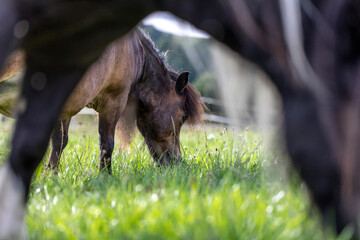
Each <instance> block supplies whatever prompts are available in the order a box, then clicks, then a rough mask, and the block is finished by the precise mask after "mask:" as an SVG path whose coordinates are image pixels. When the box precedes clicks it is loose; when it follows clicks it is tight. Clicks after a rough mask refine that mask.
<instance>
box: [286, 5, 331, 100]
mask: <svg viewBox="0 0 360 240" xmlns="http://www.w3.org/2000/svg"><path fill="white" fill-rule="evenodd" d="M279 3H280V8H281V16H282V22H283V26H284V35H285V41H286V44H287V46H288V50H289V52H290V58H291V60H292V62H293V64H294V67H295V69H296V71H297V72H298V74H299V76H300V78H301V80H302V82H303V83H304V85H305V86H306V87H308V88H309V89H311V90H315V91H316V92H317V94H319V95H321V96H324V95H326V92H327V90H326V88H325V86H324V85H323V84H322V83H321V82H320V79H319V78H318V77H317V76H316V74H315V72H314V69H313V68H312V67H311V65H310V63H309V61H308V60H307V58H306V56H305V51H304V47H303V32H302V24H301V23H302V21H301V12H300V3H299V0H279Z"/></svg>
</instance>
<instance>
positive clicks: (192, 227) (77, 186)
mask: <svg viewBox="0 0 360 240" xmlns="http://www.w3.org/2000/svg"><path fill="white" fill-rule="evenodd" d="M3 125H4V124H3ZM2 129H6V130H7V131H8V130H9V127H8V124H5V125H4V126H3V127H2ZM96 129H97V127H96V125H94V124H91V126H89V125H85V126H77V127H72V129H71V130H70V136H69V139H70V141H69V145H68V147H67V148H66V150H65V152H64V154H63V157H62V159H61V165H60V171H59V174H58V176H54V175H53V174H52V173H48V172H45V171H44V169H43V166H44V165H45V163H46V161H45V160H44V161H43V164H42V165H41V166H40V167H39V169H38V171H37V173H36V176H35V178H34V181H33V183H32V185H31V193H30V196H29V202H28V214H27V216H26V223H27V226H28V232H29V237H30V239H335V238H334V237H333V236H332V234H330V233H324V232H323V231H322V226H321V224H320V220H319V217H318V216H317V214H316V211H310V207H309V203H308V196H307V194H306V192H305V190H304V187H303V186H302V184H301V183H299V182H298V181H297V180H296V177H294V179H295V180H294V181H292V183H291V184H289V183H288V182H287V181H286V180H285V178H284V176H283V174H281V171H280V170H279V169H280V168H282V161H281V159H278V157H277V156H278V155H279V154H278V153H277V151H275V150H271V151H270V150H268V149H266V151H265V148H264V147H263V143H262V141H261V138H260V137H259V135H258V134H256V133H254V132H252V131H245V130H244V131H238V130H234V129H229V130H228V129H223V128H207V129H202V128H200V129H190V130H189V129H187V130H185V131H183V132H182V135H181V143H182V149H183V158H184V161H183V162H182V163H180V164H177V165H174V166H170V167H167V168H162V167H157V166H156V165H155V164H154V162H153V160H152V159H151V157H150V155H149V153H148V151H147V149H146V146H145V145H144V144H143V141H142V138H141V136H139V135H137V136H136V138H135V141H134V142H133V143H132V144H131V146H129V147H128V148H127V149H125V150H123V151H119V149H116V150H115V152H114V154H113V174H112V175H111V176H109V175H107V174H105V173H99V172H98V170H97V166H98V156H99V149H98V136H97V131H96ZM3 132H4V131H3ZM8 138H9V137H8V135H7V134H3V135H2V136H1V137H0V153H1V161H2V160H3V159H5V155H6V153H7V152H8V148H7V143H6V141H8Z"/></svg>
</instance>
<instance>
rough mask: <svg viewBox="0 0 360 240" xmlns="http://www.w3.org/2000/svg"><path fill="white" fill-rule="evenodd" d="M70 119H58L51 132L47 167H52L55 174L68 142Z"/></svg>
mask: <svg viewBox="0 0 360 240" xmlns="http://www.w3.org/2000/svg"><path fill="white" fill-rule="evenodd" d="M70 121H71V118H68V119H64V120H59V121H57V122H56V124H55V127H54V129H53V131H52V133H51V138H50V140H51V152H50V157H49V161H48V163H47V165H46V168H47V169H50V168H51V169H52V171H53V173H54V174H56V173H57V171H58V168H59V162H60V157H61V154H62V152H63V150H64V149H65V147H66V145H67V143H68V139H69V137H68V132H69V126H70Z"/></svg>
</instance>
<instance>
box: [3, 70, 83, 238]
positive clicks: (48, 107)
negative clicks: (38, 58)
mask: <svg viewBox="0 0 360 240" xmlns="http://www.w3.org/2000/svg"><path fill="white" fill-rule="evenodd" d="M81 75H82V72H80V71H79V72H72V73H62V72H61V73H59V72H56V73H54V72H52V73H47V72H44V71H42V69H36V68H32V66H31V65H28V69H27V72H26V75H25V78H24V81H23V86H22V90H21V94H20V97H19V100H18V105H17V115H18V118H17V121H16V126H15V132H14V134H13V138H12V149H11V152H10V156H9V161H8V162H7V163H6V164H5V166H4V167H2V169H1V171H0V172H1V173H0V239H19V238H23V237H24V234H23V233H24V231H21V229H23V227H22V226H23V220H24V213H25V203H26V196H27V194H28V191H29V186H30V181H31V177H32V175H33V173H34V171H35V169H36V167H37V166H38V165H39V163H40V161H41V159H42V157H43V155H44V153H45V151H46V148H47V145H48V142H49V138H50V134H51V131H52V129H53V127H54V124H55V122H56V120H57V118H58V116H59V112H60V110H61V108H62V106H63V104H64V102H65V101H66V99H67V98H68V96H69V95H70V93H71V91H72V90H73V88H74V87H75V85H76V83H77V81H78V80H79V79H80V77H81Z"/></svg>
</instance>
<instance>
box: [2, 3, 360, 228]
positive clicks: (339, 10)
mask: <svg viewBox="0 0 360 240" xmlns="http://www.w3.org/2000/svg"><path fill="white" fill-rule="evenodd" d="M18 2H20V3H21V4H20V5H16V3H18ZM0 3H1V8H0V18H1V19H0V23H1V28H0V29H1V31H2V33H1V35H0V36H1V37H0V46H1V47H0V64H2V62H3V61H4V59H5V57H6V56H7V54H8V53H9V52H10V51H11V49H12V47H13V46H14V45H15V44H16V39H15V37H14V35H13V32H14V27H15V29H17V28H19V27H21V25H20V26H19V25H18V24H19V20H22V19H26V20H28V23H29V26H30V28H29V31H28V33H27V35H26V36H25V37H24V38H23V39H21V45H22V46H23V47H24V48H25V51H26V53H27V55H28V56H27V65H28V66H29V67H28V70H27V72H26V74H25V78H24V82H23V89H22V91H21V94H20V100H19V115H18V120H17V124H16V130H15V133H14V136H13V144H12V151H11V154H10V156H9V163H10V165H9V167H8V168H4V169H3V174H2V175H3V176H7V179H12V180H11V181H7V182H11V184H12V185H10V186H8V185H9V184H10V183H8V184H7V185H6V184H5V186H8V187H7V188H6V189H8V191H9V192H11V193H13V195H15V196H17V198H19V194H20V195H21V194H22V195H23V194H24V193H26V192H27V191H17V192H16V191H15V190H14V189H15V188H14V187H11V186H13V185H15V184H17V185H19V186H23V187H24V188H25V189H28V186H29V184H30V180H31V176H32V174H33V171H34V170H35V168H36V166H37V165H38V164H39V162H40V159H41V157H42V156H43V154H44V152H45V149H46V143H47V141H48V139H49V137H50V133H51V129H52V127H53V125H54V124H55V122H56V119H57V117H58V114H59V112H60V110H61V107H62V105H63V104H64V103H65V101H66V99H67V97H68V96H69V94H70V93H71V91H72V89H73V88H74V86H75V84H76V82H77V81H78V80H79V79H80V76H81V75H82V74H83V72H84V70H85V69H86V67H87V66H88V65H89V64H90V63H91V62H92V61H94V60H95V59H96V58H97V57H98V56H99V55H100V53H101V52H102V51H103V50H104V48H105V46H106V45H107V44H108V43H109V42H110V41H112V40H113V39H114V38H115V37H118V36H120V35H122V34H124V33H125V32H126V31H128V30H129V29H130V28H131V27H132V26H134V25H135V24H136V23H137V21H139V20H140V19H141V18H143V17H145V16H146V15H147V14H149V13H150V12H152V11H154V10H166V11H170V12H172V13H174V14H175V15H177V16H179V17H181V18H183V19H185V20H188V21H190V22H192V23H193V24H194V25H196V26H198V27H199V28H202V29H204V30H205V31H207V32H209V33H210V34H212V35H213V36H214V37H215V38H216V39H218V40H220V41H222V42H223V43H225V44H226V45H228V46H229V47H230V48H232V49H233V50H234V51H236V52H238V53H239V54H241V55H242V56H244V57H245V58H247V59H249V60H251V61H253V62H254V63H256V64H257V65H258V66H260V67H261V68H262V69H263V70H264V71H265V72H266V73H267V74H268V75H269V76H270V78H271V81H272V82H273V83H274V84H275V86H276V87H277V89H278V90H279V92H280V95H281V98H282V101H283V108H284V116H285V129H286V141H287V147H288V150H289V153H290V157H291V159H292V161H293V162H294V164H295V166H296V167H297V168H298V170H299V172H300V175H301V177H302V179H303V180H304V181H305V183H306V184H307V186H308V187H309V190H310V192H311V195H312V197H313V199H314V201H315V203H316V204H317V206H318V207H319V209H320V211H321V213H322V215H323V216H324V219H326V220H327V221H330V222H331V223H333V222H334V223H335V225H336V229H337V231H338V232H340V231H341V230H342V229H343V228H344V227H345V226H346V225H348V224H351V225H352V226H353V227H356V222H357V216H358V213H359V204H360V198H359V196H360V190H359V189H360V188H359V182H360V181H359V177H358V174H357V170H358V169H359V165H360V161H359V156H360V149H359V148H358V146H357V145H358V143H359V139H360V129H359V127H358V122H359V118H360V113H359V109H360V107H359V106H360V99H359V96H360V94H359V92H360V79H359V78H360V77H359V76H360V66H359V62H360V61H359V60H360V54H359V52H360V49H359V45H358V43H359V42H360V30H359V28H358V25H357V24H358V23H359V22H360V9H359V4H358V3H357V2H356V1H354V0H344V1H338V0H327V1H325V0H302V1H296V0H279V1H275V0H263V1H253V0H225V1H220V0H209V1H206V3H205V2H203V1H194V0H182V1H175V0H167V1H165V0H164V1H162V0H156V1H155V0H154V1H151V0H133V1H130V2H129V1H121V0H118V1H106V2H100V1H51V3H49V2H48V1H11V0H1V2H0ZM4 19H6V21H5V20H4ZM74 23H76V24H74ZM302 33H304V34H302ZM37 72H42V73H44V74H45V75H46V79H47V84H46V86H45V87H44V88H43V89H42V90H41V91H38V90H35V89H32V88H31V79H32V77H33V75H34V74H35V73H37ZM44 101H46V102H47V105H46V106H45V107H44V103H43V102H44ZM24 106H25V107H24ZM34 132H36V134H35V135H34ZM19 179H21V181H20V180H19ZM3 185H4V184H3ZM3 188H4V189H5V187H3ZM3 191H4V190H3ZM23 197H24V195H23ZM8 199H9V197H8V196H6V197H5V196H3V195H2V196H1V200H0V208H5V207H7V205H6V203H5V202H8V201H6V200H8ZM6 209H9V210H7V211H8V214H5V213H4V214H3V213H0V215H1V214H2V216H0V222H1V224H3V223H5V222H6V221H7V220H5V218H4V216H12V217H11V220H12V222H14V223H17V224H18V225H19V222H21V220H22V217H23V209H20V210H19V207H17V208H15V207H11V206H9V207H8V208H6ZM333 220H335V221H333ZM18 225H16V224H15V227H12V228H9V230H7V232H6V233H8V234H11V233H13V232H14V229H15V230H16V229H18ZM15 232H16V231H15Z"/></svg>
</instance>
